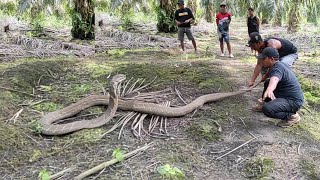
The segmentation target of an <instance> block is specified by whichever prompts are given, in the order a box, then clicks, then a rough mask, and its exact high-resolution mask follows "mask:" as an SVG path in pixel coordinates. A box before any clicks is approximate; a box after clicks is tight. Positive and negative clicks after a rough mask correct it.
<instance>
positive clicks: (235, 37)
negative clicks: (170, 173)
mask: <svg viewBox="0 0 320 180" xmlns="http://www.w3.org/2000/svg"><path fill="white" fill-rule="evenodd" d="M208 27H209V28H208ZM153 28H154V27H153ZM203 29H204V30H203ZM144 30H145V29H144ZM100 31H103V30H100ZM214 32H215V31H213V27H212V29H210V25H208V24H204V25H203V27H201V24H200V25H199V27H195V28H194V35H195V37H196V40H197V43H198V47H199V54H194V52H193V49H192V45H191V43H190V42H186V43H187V44H186V47H187V53H186V54H183V53H181V51H180V49H179V47H178V43H176V44H175V46H173V47H170V48H167V47H160V48H159V47H150V46H147V47H138V48H134V49H111V50H107V51H104V52H101V53H99V54H97V55H96V56H88V57H87V56H85V57H81V58H79V57H76V56H70V57H66V56H53V57H47V58H23V59H19V58H18V59H15V60H12V61H8V60H7V59H6V61H2V62H1V63H0V73H1V78H0V84H1V85H0V86H1V87H6V88H10V89H15V90H19V91H20V92H15V91H11V90H5V89H3V88H2V89H0V91H1V93H0V94H1V95H0V96H1V98H0V106H1V111H0V113H1V114H0V120H1V121H0V141H1V142H0V144H1V145H0V162H1V163H0V174H1V175H2V177H0V179H4V180H7V179H37V178H38V175H39V172H40V171H41V170H46V171H47V172H49V173H50V174H54V173H57V172H59V171H62V170H63V169H66V168H69V167H74V166H75V167H76V168H75V169H74V170H73V171H71V172H69V173H66V174H64V175H63V176H61V177H60V178H59V179H66V180H67V179H72V177H74V176H76V175H78V174H80V173H81V172H83V171H84V170H87V169H89V168H91V167H94V166H96V165H98V164H100V163H102V162H105V161H108V160H110V159H111V158H112V152H113V150H114V149H116V148H121V149H123V150H124V151H126V152H129V151H132V150H134V149H137V148H138V147H140V146H142V145H144V144H147V143H150V142H154V146H153V147H152V148H150V149H148V150H146V151H145V152H142V153H140V154H138V155H137V156H135V157H133V158H130V159H128V160H125V161H124V162H121V163H118V164H116V165H113V166H111V167H107V168H105V169H103V171H101V172H99V173H97V174H95V175H93V176H90V177H88V178H87V179H123V180H126V179H141V180H146V179H166V178H164V177H162V176H161V175H160V174H159V173H158V172H157V168H158V167H160V166H161V165H165V164H170V165H171V166H174V167H177V168H179V169H180V170H181V171H182V172H183V173H184V174H185V177H184V178H182V179H210V180H211V179H212V180H213V179H221V180H228V179H230V180H231V179H234V180H239V179H288V180H289V179H290V180H301V179H312V180H316V179H320V144H319V140H320V133H319V129H320V116H319V113H318V111H319V104H317V103H315V104H307V105H306V106H305V108H302V109H301V111H300V114H301V116H302V122H301V124H299V125H298V126H295V127H292V128H287V129H282V128H279V127H277V126H276V123H277V122H278V121H277V120H274V119H270V118H267V117H265V116H264V115H263V114H261V113H257V112H253V111H251V110H250V107H252V106H254V105H255V103H256V100H257V99H258V98H259V96H260V95H261V91H262V85H260V86H259V87H258V88H257V89H256V90H254V91H253V92H249V93H246V94H243V95H239V96H237V97H232V98H227V99H224V100H221V101H219V102H215V103H210V104H205V105H204V106H203V107H201V108H199V109H197V111H196V112H195V113H193V114H188V115H186V116H183V117H180V118H171V119H169V120H168V125H167V131H168V135H167V136H165V137H161V138H159V137H150V136H146V137H144V138H143V139H138V138H136V137H134V136H133V134H132V133H131V130H130V127H129V126H127V127H126V128H125V129H124V132H123V135H122V136H121V137H120V139H118V133H119V130H118V131H114V132H112V133H110V134H107V135H106V136H105V137H104V138H103V139H99V137H100V135H102V134H103V133H105V132H106V131H107V130H109V129H110V128H111V127H112V125H113V124H114V123H115V122H116V120H113V121H112V122H111V123H110V124H107V125H105V126H103V127H101V128H96V129H89V130H81V131H78V132H75V133H71V134H68V135H63V136H43V135H38V134H36V133H34V132H33V131H34V130H35V129H34V127H32V124H33V122H35V121H36V120H38V119H39V118H40V117H41V116H42V115H43V114H44V113H47V112H50V111H55V110H57V109H60V108H62V107H65V106H67V105H69V104H71V103H73V102H76V101H77V100H79V99H81V98H83V97H85V96H88V95H90V94H101V93H103V88H101V86H102V87H105V88H106V87H107V83H108V80H107V77H108V76H109V75H110V74H112V75H114V74H116V73H123V74H126V75H127V76H128V77H129V78H130V77H134V78H146V80H147V81H148V80H149V81H150V80H152V79H153V78H154V77H155V76H157V79H156V80H155V82H154V83H153V84H152V85H151V87H150V88H149V89H148V91H156V90H163V89H166V88H171V89H172V91H173V92H174V88H175V87H176V88H177V89H179V90H180V92H181V94H182V97H183V98H184V100H185V101H186V102H191V101H192V100H193V99H195V98H196V97H199V96H201V95H204V94H208V93H216V92H230V91H236V90H238V89H241V88H243V87H244V86H245V85H246V82H247V80H249V78H250V75H251V73H252V71H253V68H254V65H255V61H256V60H255V57H254V55H253V54H252V53H251V51H250V49H248V48H247V47H246V46H245V45H246V42H247V39H248V38H247V31H246V27H245V23H244V22H243V21H241V20H239V21H237V22H236V21H234V22H233V23H232V26H231V43H232V49H233V54H234V56H235V57H234V58H232V59H231V58H227V57H219V56H218V55H219V54H220V52H219V44H218V41H217V37H216V34H215V33H214ZM308 33H309V34H308ZM308 33H306V31H303V33H300V34H299V33H297V34H291V35H290V34H287V33H285V27H283V28H280V27H277V28H273V27H271V26H269V25H265V26H264V27H263V28H262V34H263V35H264V36H265V37H266V36H272V35H277V36H280V37H286V38H288V39H291V40H293V41H294V42H295V44H297V46H298V47H307V48H301V49H303V51H302V50H301V51H300V52H299V57H300V58H299V60H298V61H297V63H296V64H295V65H294V67H293V69H294V71H295V72H296V73H297V74H298V75H299V77H304V78H309V79H310V81H312V82H317V81H318V80H319V78H320V76H319V67H320V66H319V65H320V64H319V63H320V61H319V60H320V55H319V52H320V51H319V44H318V45H317V44H316V45H315V46H311V45H310V42H308V41H307V40H306V39H303V41H301V39H299V38H296V37H298V36H301V37H303V36H308V37H310V34H311V35H314V34H315V33H314V32H312V31H310V32H308ZM161 36H162V35H161ZM168 38H170V37H169V36H168ZM21 92H24V94H23V93H21ZM170 98H171V97H170V96H169V97H167V99H166V100H172V101H173V103H174V104H175V105H183V103H182V102H181V100H180V99H179V98H177V97H175V99H170ZM21 109H23V111H22V112H21V113H20V115H19V117H18V118H16V119H14V118H12V119H10V118H11V117H13V116H14V114H15V113H17V112H18V111H19V110H21ZM105 109H106V107H95V108H90V109H89V110H86V111H85V112H83V113H81V114H80V115H83V114H95V115H96V114H99V113H100V114H101V112H103V111H104V110H105ZM80 115H78V116H80ZM95 115H91V116H87V117H86V118H90V117H92V116H95ZM115 119H116V118H115ZM217 126H219V127H221V129H219V128H217ZM249 140H251V141H250V142H248V141H249ZM244 143H246V144H245V145H243V146H241V147H240V148H239V149H237V150H235V151H233V152H231V153H230V154H228V155H225V156H223V157H221V158H220V156H222V155H224V154H225V153H227V152H229V151H231V150H233V149H235V148H237V147H239V146H240V145H242V144H244Z"/></svg>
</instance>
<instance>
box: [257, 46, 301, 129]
mask: <svg viewBox="0 0 320 180" xmlns="http://www.w3.org/2000/svg"><path fill="white" fill-rule="evenodd" d="M258 59H260V60H261V61H262V65H263V67H265V68H269V73H268V75H267V76H268V78H270V79H268V80H266V81H265V83H264V90H263V96H262V99H263V101H264V102H263V104H262V105H261V110H262V112H263V113H264V114H265V115H266V116H268V117H270V118H275V119H281V121H280V122H279V123H278V124H277V126H279V127H290V126H292V125H294V124H296V123H298V122H299V121H300V119H301V118H300V116H299V114H298V113H297V111H298V110H299V109H300V108H301V106H302V105H303V102H304V98H303V92H302V90H301V86H300V84H299V81H298V79H297V77H296V76H295V74H294V73H293V72H292V70H291V68H290V67H289V66H288V64H285V63H283V62H281V61H279V53H278V51H277V50H276V49H274V48H272V47H267V48H265V49H263V51H262V53H261V54H260V55H259V56H258Z"/></svg>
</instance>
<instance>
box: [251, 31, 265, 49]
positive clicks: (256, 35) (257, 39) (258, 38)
mask: <svg viewBox="0 0 320 180" xmlns="http://www.w3.org/2000/svg"><path fill="white" fill-rule="evenodd" d="M261 41H263V40H262V37H261V35H260V34H259V33H258V32H253V33H251V34H250V40H249V42H248V44H249V46H252V45H253V44H255V43H257V42H261Z"/></svg>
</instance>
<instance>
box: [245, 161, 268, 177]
mask: <svg viewBox="0 0 320 180" xmlns="http://www.w3.org/2000/svg"><path fill="white" fill-rule="evenodd" d="M273 169H274V162H273V160H272V159H271V158H263V157H260V158H255V159H252V160H250V161H249V162H248V163H247V164H246V166H245V169H244V171H245V174H246V177H247V178H250V179H263V178H266V177H268V176H269V174H270V173H271V172H272V171H273Z"/></svg>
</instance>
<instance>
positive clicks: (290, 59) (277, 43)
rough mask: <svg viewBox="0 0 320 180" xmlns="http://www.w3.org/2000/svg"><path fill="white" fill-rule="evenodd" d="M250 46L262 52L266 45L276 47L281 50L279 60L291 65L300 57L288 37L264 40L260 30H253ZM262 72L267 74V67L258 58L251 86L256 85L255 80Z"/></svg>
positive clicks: (250, 82)
mask: <svg viewBox="0 0 320 180" xmlns="http://www.w3.org/2000/svg"><path fill="white" fill-rule="evenodd" d="M249 46H250V47H252V49H254V50H256V51H258V53H261V52H262V50H263V49H265V48H266V47H272V48H275V49H276V50H278V52H279V61H281V62H283V63H285V64H288V65H289V66H292V64H293V63H294V61H295V60H297V59H298V54H297V51H298V49H297V48H296V47H295V46H294V45H293V44H292V43H291V42H290V41H288V40H286V39H281V38H267V39H265V40H263V39H262V37H261V35H260V34H259V33H258V32H253V33H251V34H250V40H249ZM260 72H261V74H262V75H265V76H267V75H266V74H267V68H265V67H263V66H262V62H261V60H259V59H258V60H257V65H256V67H255V68H254V71H253V75H252V78H251V80H250V81H249V87H250V86H253V85H254V82H255V80H256V79H257V77H258V76H259V73H260ZM265 78H266V77H263V78H262V79H265Z"/></svg>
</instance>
